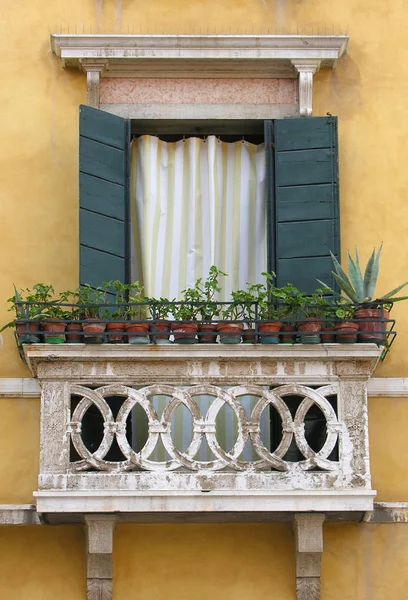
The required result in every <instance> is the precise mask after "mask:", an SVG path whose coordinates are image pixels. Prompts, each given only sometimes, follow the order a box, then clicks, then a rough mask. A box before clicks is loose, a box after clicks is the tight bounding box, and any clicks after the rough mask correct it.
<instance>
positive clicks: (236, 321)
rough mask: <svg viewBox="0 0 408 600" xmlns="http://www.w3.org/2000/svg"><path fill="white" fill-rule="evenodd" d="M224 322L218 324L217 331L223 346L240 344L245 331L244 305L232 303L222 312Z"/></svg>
mask: <svg viewBox="0 0 408 600" xmlns="http://www.w3.org/2000/svg"><path fill="white" fill-rule="evenodd" d="M221 318H222V321H219V322H218V323H217V331H218V333H219V335H220V342H221V344H239V343H240V342H241V338H242V332H243V331H244V322H243V321H242V318H243V310H242V305H241V304H240V303H238V302H232V303H230V304H228V305H225V306H224V308H223V309H222V311H221Z"/></svg>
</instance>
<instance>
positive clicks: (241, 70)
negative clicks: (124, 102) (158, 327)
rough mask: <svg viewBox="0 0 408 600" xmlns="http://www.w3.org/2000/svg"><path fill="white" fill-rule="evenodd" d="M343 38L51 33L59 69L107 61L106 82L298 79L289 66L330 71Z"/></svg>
mask: <svg viewBox="0 0 408 600" xmlns="http://www.w3.org/2000/svg"><path fill="white" fill-rule="evenodd" d="M348 39H349V38H348V36H347V35H133V34H132V35H112V34H109V35H92V34H82V35H79V34H78V35H77V34H68V35H66V34H52V35H51V48H52V51H53V52H54V54H55V55H56V56H57V57H58V58H60V59H61V62H62V65H63V66H64V67H69V68H77V69H78V68H79V69H81V64H82V63H81V61H83V60H84V59H86V60H92V59H97V60H101V59H102V60H107V61H108V62H109V77H115V76H118V77H166V78H168V77H192V78H197V77H204V78H224V77H226V78H230V77H239V78H259V77H266V78H270V77H291V78H293V77H296V71H295V69H294V68H293V64H292V62H291V61H299V60H308V61H310V60H318V61H319V63H320V66H321V67H322V68H323V67H328V68H334V67H335V66H336V63H337V60H338V59H339V58H341V56H343V54H344V53H345V52H346V48H347V43H348Z"/></svg>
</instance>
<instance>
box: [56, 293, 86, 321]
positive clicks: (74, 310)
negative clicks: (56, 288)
mask: <svg viewBox="0 0 408 600" xmlns="http://www.w3.org/2000/svg"><path fill="white" fill-rule="evenodd" d="M59 302H60V303H61V304H62V305H64V304H68V305H71V306H64V307H63V311H64V317H63V318H64V319H66V320H70V321H79V320H80V318H81V309H80V307H79V306H78V304H79V288H77V289H76V290H66V291H64V292H61V293H60V297H59Z"/></svg>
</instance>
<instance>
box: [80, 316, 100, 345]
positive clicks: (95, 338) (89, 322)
mask: <svg viewBox="0 0 408 600" xmlns="http://www.w3.org/2000/svg"><path fill="white" fill-rule="evenodd" d="M105 329H106V323H104V322H103V321H100V320H99V319H85V321H83V322H82V330H83V332H84V334H85V335H84V337H85V344H102V343H103V342H104V339H105V336H104V335H103V332H104V331H105Z"/></svg>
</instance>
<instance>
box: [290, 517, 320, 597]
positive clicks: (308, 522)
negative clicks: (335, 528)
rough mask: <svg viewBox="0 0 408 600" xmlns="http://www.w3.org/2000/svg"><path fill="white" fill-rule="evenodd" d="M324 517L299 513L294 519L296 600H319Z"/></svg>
mask: <svg viewBox="0 0 408 600" xmlns="http://www.w3.org/2000/svg"><path fill="white" fill-rule="evenodd" d="M324 519H325V515H323V514H318V513H303V514H301V513H299V514H295V517H294V522H293V525H294V530H295V543H296V597H297V600H319V599H320V570H321V557H322V552H323V522H324Z"/></svg>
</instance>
